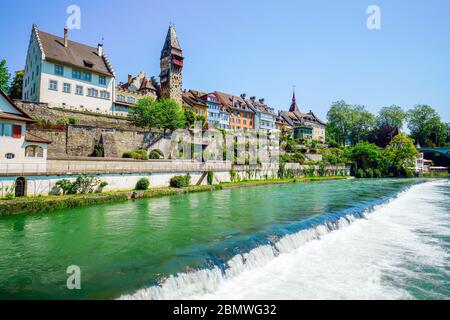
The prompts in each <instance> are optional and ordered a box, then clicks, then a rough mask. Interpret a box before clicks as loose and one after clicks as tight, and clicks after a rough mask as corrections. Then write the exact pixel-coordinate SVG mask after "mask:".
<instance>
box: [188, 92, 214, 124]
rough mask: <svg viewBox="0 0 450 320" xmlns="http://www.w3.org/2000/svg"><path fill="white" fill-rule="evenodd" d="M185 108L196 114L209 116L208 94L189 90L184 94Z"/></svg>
mask: <svg viewBox="0 0 450 320" xmlns="http://www.w3.org/2000/svg"><path fill="white" fill-rule="evenodd" d="M183 108H184V109H191V110H192V111H194V113H196V114H199V115H202V116H204V117H205V118H206V117H207V116H208V107H207V105H206V93H203V92H200V91H196V90H189V91H185V92H183Z"/></svg>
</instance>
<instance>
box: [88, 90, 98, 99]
mask: <svg viewBox="0 0 450 320" xmlns="http://www.w3.org/2000/svg"><path fill="white" fill-rule="evenodd" d="M88 96H89V97H94V98H96V97H98V90H96V89H94V88H89V89H88Z"/></svg>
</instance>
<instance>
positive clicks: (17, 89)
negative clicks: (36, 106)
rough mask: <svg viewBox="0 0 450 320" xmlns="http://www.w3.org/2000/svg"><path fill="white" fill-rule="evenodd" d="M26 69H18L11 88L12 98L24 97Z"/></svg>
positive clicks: (10, 94) (10, 95)
mask: <svg viewBox="0 0 450 320" xmlns="http://www.w3.org/2000/svg"><path fill="white" fill-rule="evenodd" d="M24 74H25V71H24V70H20V71H16V75H15V76H14V79H13V81H12V82H11V88H10V89H9V97H10V98H11V99H18V100H20V99H22V86H23V75H24Z"/></svg>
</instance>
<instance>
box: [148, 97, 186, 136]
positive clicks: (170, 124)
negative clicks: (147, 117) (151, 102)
mask: <svg viewBox="0 0 450 320" xmlns="http://www.w3.org/2000/svg"><path fill="white" fill-rule="evenodd" d="M154 108H155V109H154V112H155V118H156V121H155V122H156V127H157V128H159V129H163V130H164V133H165V132H166V131H167V130H170V131H174V130H176V129H179V128H184V126H185V123H186V121H185V117H184V112H183V108H182V107H181V106H180V105H179V104H178V103H177V102H176V101H175V100H172V99H161V100H160V101H158V102H156V104H155V107H154Z"/></svg>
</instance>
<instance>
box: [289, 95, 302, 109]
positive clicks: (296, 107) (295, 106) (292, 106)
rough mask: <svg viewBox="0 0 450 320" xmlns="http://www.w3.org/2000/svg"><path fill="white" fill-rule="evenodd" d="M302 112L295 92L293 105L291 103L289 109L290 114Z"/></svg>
mask: <svg viewBox="0 0 450 320" xmlns="http://www.w3.org/2000/svg"><path fill="white" fill-rule="evenodd" d="M295 111H296V112H300V108H299V107H298V105H297V99H296V98H295V91H294V94H293V96H292V103H291V107H290V108H289V112H295Z"/></svg>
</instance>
